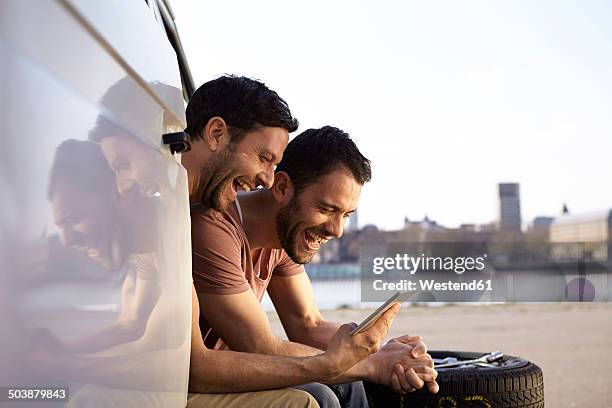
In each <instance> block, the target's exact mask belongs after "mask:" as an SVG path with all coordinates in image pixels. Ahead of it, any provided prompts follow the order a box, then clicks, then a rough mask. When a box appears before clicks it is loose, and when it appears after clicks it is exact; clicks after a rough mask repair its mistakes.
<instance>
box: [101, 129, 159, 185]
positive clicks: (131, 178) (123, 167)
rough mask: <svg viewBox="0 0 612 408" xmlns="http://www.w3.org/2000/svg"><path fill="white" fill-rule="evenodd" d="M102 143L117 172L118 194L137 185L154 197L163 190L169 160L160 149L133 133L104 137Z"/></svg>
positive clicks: (106, 156) (103, 149)
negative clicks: (136, 137)
mask: <svg viewBox="0 0 612 408" xmlns="http://www.w3.org/2000/svg"><path fill="white" fill-rule="evenodd" d="M100 147H101V149H102V153H103V154H104V157H105V158H106V161H107V162H108V165H109V166H110V168H111V169H112V170H113V171H114V172H115V176H116V179H117V190H118V191H119V194H121V195H124V193H126V192H128V191H131V190H133V189H135V188H138V189H139V190H140V192H142V193H143V194H144V195H148V196H151V197H153V196H157V195H159V194H161V191H160V190H161V186H160V184H161V183H163V176H164V174H165V169H166V166H167V164H166V163H165V161H164V158H163V156H162V155H161V154H160V153H159V152H158V151H156V150H155V149H153V148H152V147H150V146H147V145H145V144H144V143H142V142H140V141H138V140H136V139H135V138H134V137H133V136H130V135H121V134H119V135H114V136H108V137H104V138H103V139H102V140H101V141H100Z"/></svg>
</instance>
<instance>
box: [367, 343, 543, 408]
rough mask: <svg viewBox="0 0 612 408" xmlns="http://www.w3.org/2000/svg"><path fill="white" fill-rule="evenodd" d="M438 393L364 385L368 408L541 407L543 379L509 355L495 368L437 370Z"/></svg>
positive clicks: (464, 355)
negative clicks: (402, 390)
mask: <svg viewBox="0 0 612 408" xmlns="http://www.w3.org/2000/svg"><path fill="white" fill-rule="evenodd" d="M429 354H430V355H431V356H432V357H433V358H434V359H437V358H440V359H442V358H445V357H455V358H457V359H460V360H470V359H476V358H479V357H481V356H483V355H485V354H487V353H476V352H461V351H429ZM437 371H438V378H437V382H438V384H439V385H440V391H439V392H438V393H437V394H430V393H429V391H428V390H427V389H426V388H423V389H421V390H417V391H414V392H412V393H407V394H405V395H399V394H396V393H394V392H393V391H392V390H391V389H390V388H388V387H384V386H381V385H378V384H373V383H365V387H366V393H367V395H368V401H369V403H370V408H383V407H384V408H387V407H406V408H408V407H410V408H418V407H422V408H424V407H427V408H463V407H466V408H467V407H470V408H471V407H478V408H485V407H486V408H489V407H524V408H543V407H544V377H543V375H542V370H541V369H540V368H539V367H538V366H537V365H535V364H533V363H531V362H529V361H527V360H524V359H521V358H518V357H513V356H504V358H503V359H502V360H501V362H500V366H499V367H476V366H469V367H463V368H461V367H455V368H451V367H448V368H440V369H437Z"/></svg>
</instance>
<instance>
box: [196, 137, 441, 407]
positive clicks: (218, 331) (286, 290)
mask: <svg viewBox="0 0 612 408" xmlns="http://www.w3.org/2000/svg"><path fill="white" fill-rule="evenodd" d="M370 177H371V173H370V163H369V160H367V159H366V158H365V157H364V156H363V155H362V154H361V153H360V152H359V150H358V149H357V147H356V146H355V144H354V143H353V141H352V140H351V139H350V138H349V136H348V135H347V134H346V133H344V132H343V131H341V130H340V129H337V128H334V127H330V126H326V127H323V128H321V129H310V130H307V131H306V132H304V133H302V134H301V135H299V136H297V137H296V138H295V139H293V140H292V141H291V142H290V143H289V145H288V147H287V149H286V150H285V153H284V157H283V159H282V161H281V162H280V164H279V165H278V167H277V169H276V174H275V180H274V184H273V186H272V188H271V189H270V190H263V189H262V190H257V191H254V192H251V193H248V194H243V195H240V197H239V199H238V200H237V201H236V203H235V204H233V205H231V206H230V207H229V208H228V209H227V210H226V211H224V212H222V213H220V212H218V211H216V210H214V209H201V210H200V211H198V212H197V213H192V244H193V253H194V256H193V268H194V283H195V287H196V291H197V293H198V296H199V298H200V304H202V305H203V308H202V318H201V329H202V330H203V335H204V336H205V340H206V344H207V345H208V346H210V347H216V348H223V347H226V346H227V347H229V348H231V349H232V350H238V351H246V352H253V353H263V354H271V355H279V356H311V355H316V354H318V353H320V352H321V351H320V350H325V349H326V348H327V347H328V346H329V339H330V338H331V336H332V334H333V333H334V332H335V331H336V330H337V328H338V326H339V325H338V324H336V323H332V322H328V321H326V320H325V319H324V318H323V317H322V316H321V313H320V312H319V310H318V309H317V307H316V304H315V301H314V295H313V290H312V286H311V285H310V281H309V279H308V277H307V275H306V274H305V272H304V268H303V266H302V265H301V264H304V263H307V262H309V261H310V260H311V259H312V257H313V256H314V255H315V254H316V252H317V251H318V250H319V248H320V245H321V244H323V243H324V242H326V241H327V240H329V239H332V238H338V237H340V236H342V232H343V225H344V222H345V220H346V218H347V217H348V216H350V214H351V213H353V212H354V211H355V210H356V207H357V201H358V199H359V195H360V193H361V188H362V186H363V184H364V183H366V182H368V181H369V180H370ZM266 289H267V290H268V293H269V294H270V297H271V298H272V301H273V303H274V305H275V307H276V310H277V312H278V314H279V316H280V318H281V321H282V323H283V326H284V328H285V331H286V333H287V336H288V338H289V341H284V340H281V339H279V338H277V337H276V336H274V335H273V334H272V332H271V329H270V325H269V322H268V320H267V317H266V315H265V313H264V312H263V310H262V309H261V306H260V304H259V302H260V301H261V298H262V297H263V294H264V291H265V290H266ZM228 322H231V323H228ZM221 339H223V341H221ZM432 366H433V364H432V360H431V358H430V357H429V355H427V354H426V349H425V346H424V344H423V343H422V342H420V338H418V337H411V336H404V337H402V338H398V339H395V340H394V341H392V342H390V343H389V344H388V345H387V346H385V347H384V348H383V349H382V350H381V351H380V352H378V353H376V354H373V355H372V356H370V357H369V358H368V359H366V360H363V361H362V362H361V363H359V364H357V365H356V366H354V367H353V368H352V369H351V370H350V371H348V372H346V373H344V374H343V375H341V376H340V377H339V378H337V381H341V382H350V381H355V380H362V379H367V380H370V381H374V382H378V383H381V384H386V385H389V386H392V387H393V388H394V389H395V390H396V391H398V392H407V391H410V390H413V389H415V388H421V387H422V386H423V385H424V383H428V388H429V389H430V391H432V392H437V384H436V383H435V378H436V372H435V370H433V368H432ZM313 387H314V388H315V389H313ZM301 388H302V389H305V390H308V391H309V392H311V393H312V394H313V395H318V394H319V393H321V392H325V391H322V389H321V385H320V384H309V385H306V386H303V387H301ZM333 389H334V392H336V393H337V394H338V396H339V399H340V400H344V401H343V402H344V403H345V404H346V403H350V404H352V405H351V406H364V405H366V404H367V401H365V398H364V394H363V387H362V386H361V387H360V383H356V384H355V383H354V384H353V385H352V386H351V387H346V386H345V388H340V389H339V388H338V387H333ZM349 394H350V395H349ZM318 399H319V398H318ZM339 402H340V401H336V404H338V403H339Z"/></svg>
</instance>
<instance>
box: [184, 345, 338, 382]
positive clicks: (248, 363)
mask: <svg viewBox="0 0 612 408" xmlns="http://www.w3.org/2000/svg"><path fill="white" fill-rule="evenodd" d="M334 371H335V369H334V368H333V367H331V366H330V364H329V363H328V362H327V361H326V360H325V357H324V356H323V355H317V356H311V357H286V356H267V355H262V354H252V353H239V352H233V351H219V350H210V349H201V350H199V351H198V352H196V353H192V355H191V368H190V373H189V390H190V391H191V392H201V393H223V392H245V391H257V390H266V389H276V388H283V387H290V386H294V385H299V384H305V383H309V382H314V381H327V380H330V379H332V378H334V377H335V376H337V373H335V372H334Z"/></svg>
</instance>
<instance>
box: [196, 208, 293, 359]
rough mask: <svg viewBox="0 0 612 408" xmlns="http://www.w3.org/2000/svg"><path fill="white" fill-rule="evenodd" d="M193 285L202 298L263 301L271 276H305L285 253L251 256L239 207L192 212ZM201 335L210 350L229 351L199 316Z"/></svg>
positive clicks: (265, 251) (265, 250)
mask: <svg viewBox="0 0 612 408" xmlns="http://www.w3.org/2000/svg"><path fill="white" fill-rule="evenodd" d="M191 243H192V254H193V255H192V259H193V283H194V285H195V289H196V292H198V294H199V295H202V294H206V293H210V294H215V295H233V294H237V293H242V292H245V291H247V290H252V291H253V293H255V297H256V298H257V299H258V300H259V301H261V299H262V298H263V295H264V292H265V291H266V288H267V287H268V283H270V279H271V278H272V275H277V276H291V275H296V274H298V273H303V272H304V267H303V266H302V265H299V264H296V263H295V262H293V261H292V260H291V258H289V256H288V255H287V253H286V252H285V251H284V250H282V249H271V248H263V249H258V250H256V251H254V252H253V253H251V248H250V246H249V241H248V240H247V237H246V233H245V231H244V227H243V224H242V217H241V214H240V209H239V206H238V205H237V204H236V202H234V203H232V204H231V205H230V206H229V207H228V209H227V210H225V211H223V212H219V211H216V210H213V209H210V208H194V209H192V212H191ZM200 331H201V332H202V338H203V339H204V343H205V344H206V347H208V348H216V349H220V348H227V347H225V346H224V344H223V342H222V341H221V340H220V339H219V337H218V336H217V335H216V334H215V332H214V331H213V330H212V329H211V328H210V325H209V324H208V322H207V321H206V319H205V318H204V317H203V313H202V312H200Z"/></svg>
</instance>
